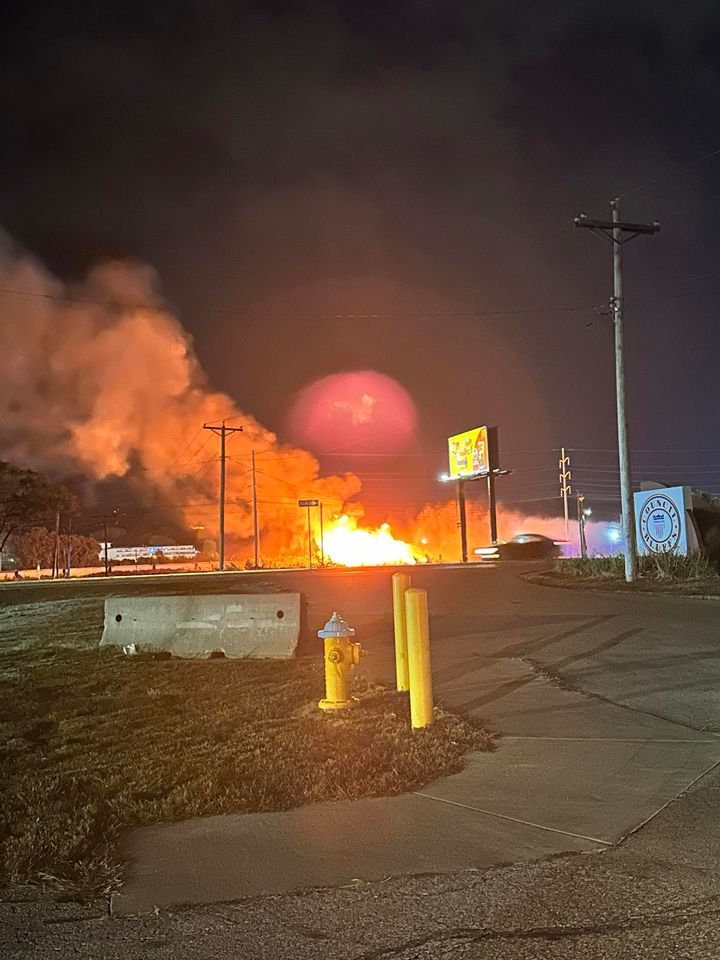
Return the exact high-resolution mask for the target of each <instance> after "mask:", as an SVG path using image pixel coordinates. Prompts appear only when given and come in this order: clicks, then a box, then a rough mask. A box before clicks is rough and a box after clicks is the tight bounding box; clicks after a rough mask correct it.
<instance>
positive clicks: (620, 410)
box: [575, 197, 660, 583]
mask: <svg viewBox="0 0 720 960" xmlns="http://www.w3.org/2000/svg"><path fill="white" fill-rule="evenodd" d="M610 210H611V212H612V219H611V220H591V219H590V218H589V217H587V216H585V214H580V216H579V217H576V218H575V226H576V227H587V228H588V229H589V230H591V231H592V232H593V233H594V234H595V235H596V236H599V237H601V238H602V239H603V240H606V241H607V242H608V243H610V244H611V245H612V248H613V297H612V301H611V307H612V314H613V323H614V326H615V394H616V399H617V429H618V458H619V462H620V499H621V501H622V524H623V531H624V534H625V580H626V581H627V582H628V583H633V582H634V581H635V580H637V573H638V559H637V543H636V535H635V510H634V509H633V494H632V483H631V479H630V449H629V444H628V419H627V408H626V402H625V354H624V350H623V289H622V247H623V244H625V243H627V242H628V241H629V240H633V239H634V238H635V237H639V236H640V235H641V234H650V235H652V234H654V233H657V232H658V231H659V229H660V224H659V223H658V221H657V220H655V221H653V223H629V222H626V221H623V220H621V219H620V198H619V197H616V198H615V199H614V200H612V201H611V202H610ZM623 234H627V236H625V237H623Z"/></svg>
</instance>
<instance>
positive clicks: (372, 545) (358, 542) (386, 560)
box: [315, 514, 423, 567]
mask: <svg viewBox="0 0 720 960" xmlns="http://www.w3.org/2000/svg"><path fill="white" fill-rule="evenodd" d="M315 540H316V543H317V544H318V546H320V539H319V536H317V535H316V537H315ZM323 545H324V549H325V556H326V557H327V558H328V559H329V560H332V561H333V563H339V564H342V565H343V566H346V567H376V566H381V565H383V564H395V563H417V562H418V561H419V560H421V559H423V555H422V553H421V552H420V551H419V550H418V549H417V548H416V547H414V546H413V545H412V544H410V543H407V542H406V541H404V540H397V539H396V538H395V537H394V536H393V535H392V532H391V530H390V524H388V523H383V524H381V525H380V526H379V527H370V528H361V527H358V522H357V519H356V518H355V517H351V516H348V514H342V515H341V516H339V517H336V518H335V519H333V520H331V521H330V523H329V524H327V525H326V527H325V531H324V538H323Z"/></svg>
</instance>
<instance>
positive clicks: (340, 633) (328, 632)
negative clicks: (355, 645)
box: [318, 610, 355, 640]
mask: <svg viewBox="0 0 720 960" xmlns="http://www.w3.org/2000/svg"><path fill="white" fill-rule="evenodd" d="M318 636H319V637H322V638H323V639H324V640H325V639H332V638H333V637H354V636H355V628H354V627H349V626H348V625H347V623H345V621H344V620H343V618H342V617H341V616H340V614H339V613H338V612H337V610H334V611H333V615H332V616H331V617H330V619H329V620H328V622H327V623H326V624H325V626H324V627H323V628H322V630H318Z"/></svg>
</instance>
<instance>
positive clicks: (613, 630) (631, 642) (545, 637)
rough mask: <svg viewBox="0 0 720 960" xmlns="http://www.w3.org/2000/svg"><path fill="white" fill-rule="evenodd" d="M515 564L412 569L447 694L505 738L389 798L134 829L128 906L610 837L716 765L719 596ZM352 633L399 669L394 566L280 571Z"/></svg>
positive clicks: (499, 856) (120, 901) (601, 842)
mask: <svg viewBox="0 0 720 960" xmlns="http://www.w3.org/2000/svg"><path fill="white" fill-rule="evenodd" d="M521 573H522V569H519V568H515V567H500V566H498V567H495V568H492V567H480V568H472V569H468V570H459V569H429V568H418V569H417V570H416V571H414V572H413V583H414V585H416V586H420V587H425V588H427V589H428V591H429V595H430V609H431V616H432V641H433V675H434V679H435V690H436V696H437V698H438V700H440V701H441V702H443V703H444V704H446V705H448V706H451V707H453V708H458V709H464V710H469V711H471V712H473V713H476V714H478V715H481V716H484V717H487V718H489V719H491V720H493V721H494V722H496V724H497V725H498V727H499V728H500V729H501V730H502V731H503V733H504V738H503V740H502V741H501V746H500V749H499V750H498V751H497V752H496V753H495V754H492V755H487V754H481V755H477V756H475V757H471V758H470V762H469V763H468V766H467V768H466V769H465V770H464V771H463V772H462V773H460V774H458V775H456V776H453V777H448V778H445V779H444V780H441V781H438V782H436V783H434V784H432V785H430V786H429V787H427V788H425V789H424V790H422V791H418V792H417V793H415V794H412V795H409V796H404V797H396V798H392V799H388V800H364V801H357V802H354V803H347V804H319V805H316V806H312V807H305V808H301V809H299V810H295V811H289V812H287V813H278V814H259V815H243V816H237V817H215V818H208V819H205V820H199V821H192V822H189V823H186V824H175V825H170V826H163V827H157V828H146V829H142V830H137V831H135V832H134V833H133V834H132V835H131V837H130V842H129V848H128V849H129V853H130V857H131V867H130V872H129V878H128V883H127V885H126V887H125V888H124V889H123V891H122V893H120V894H119V895H117V896H116V897H115V901H114V908H115V910H116V911H118V912H135V911H143V910H148V909H152V908H153V907H155V906H168V905H171V904H177V903H184V902H214V901H221V900H231V899H235V898H238V897H243V896H248V895H252V894H264V893H282V892H286V891H289V890H294V889H298V888H303V887H309V886H319V885H328V884H329V885H333V884H343V883H347V882H350V881H353V880H356V879H358V878H360V879H366V880H367V879H381V878H384V877H387V876H399V875H407V874H420V873H428V872H446V871H451V870H455V869H460V868H468V867H471V868H484V867H488V866H491V865H493V864H499V863H507V862H517V861H522V860H536V859H538V858H539V857H543V856H546V855H548V854H552V853H561V852H577V851H587V852H595V851H597V852H599V851H602V850H604V849H607V848H608V847H609V846H611V845H612V844H614V843H615V842H616V841H617V840H619V839H621V838H622V837H623V836H625V835H627V834H628V833H630V832H631V831H633V830H634V829H636V828H637V827H638V826H640V825H641V824H643V823H645V822H647V821H648V820H650V819H652V818H653V817H654V816H655V815H656V814H657V813H658V812H659V811H660V810H662V809H663V808H664V807H665V806H666V805H667V804H668V803H669V802H671V801H672V800H673V799H674V798H675V797H677V796H678V795H679V794H680V793H682V792H683V791H685V790H686V789H687V788H688V787H689V786H690V785H691V784H692V783H693V782H695V781H697V780H698V779H699V778H701V777H702V776H703V775H704V774H705V773H707V772H708V771H709V770H711V769H712V768H713V767H714V766H715V765H716V764H718V763H719V762H720V737H718V736H717V733H718V732H719V731H720V642H719V640H718V629H717V628H718V624H719V623H720V620H719V615H720V604H719V605H716V604H715V603H713V602H712V601H699V600H688V599H684V598H680V599H678V598H673V599H665V598H661V597H654V596H645V595H640V596H638V595H626V594H621V595H619V594H600V593H590V592H584V591H571V590H561V589H554V588H550V587H543V586H538V585H534V584H531V583H528V582H526V581H525V579H523V578H522V576H520V574H521ZM273 579H274V580H276V582H278V583H283V584H286V585H287V586H288V587H289V586H290V584H292V589H300V590H302V591H303V592H304V593H305V595H306V597H307V600H308V606H307V617H308V623H309V624H310V626H311V627H312V628H313V629H314V628H316V626H320V625H321V624H322V623H323V622H324V620H325V619H326V618H327V616H328V615H329V613H330V612H331V611H332V609H339V610H340V611H341V613H342V614H343V615H344V616H345V617H346V619H348V620H349V621H350V622H351V623H353V624H354V625H355V626H356V627H357V628H358V635H359V638H360V639H361V641H362V642H363V643H364V644H365V645H366V647H367V649H368V656H367V658H366V659H365V661H364V665H363V669H364V670H366V671H367V672H369V673H370V674H371V675H372V676H374V677H377V678H382V679H389V678H390V677H391V675H392V662H393V661H392V632H391V623H390V619H389V613H390V607H389V574H388V572H387V571H381V572H366V573H359V574H353V573H349V572H348V573H345V572H341V573H334V574H320V575H317V576H315V577H310V576H309V575H307V574H305V575H303V574H297V573H295V574H283V575H278V576H277V577H275V578H273Z"/></svg>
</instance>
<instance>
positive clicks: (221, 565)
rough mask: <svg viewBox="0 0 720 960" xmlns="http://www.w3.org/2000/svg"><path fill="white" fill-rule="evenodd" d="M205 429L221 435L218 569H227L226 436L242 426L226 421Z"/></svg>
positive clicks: (204, 427) (205, 424) (205, 425)
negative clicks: (232, 424) (228, 423)
mask: <svg viewBox="0 0 720 960" xmlns="http://www.w3.org/2000/svg"><path fill="white" fill-rule="evenodd" d="M203 430H211V431H212V432H213V433H215V434H217V436H218V437H220V511H219V525H220V529H219V531H218V570H224V569H225V461H226V459H227V457H226V456H225V438H226V436H227V434H228V433H242V432H243V428H242V427H228V426H226V425H225V421H224V420H223V422H222V423H221V424H220V425H219V426H218V425H217V424H212V423H204V424H203Z"/></svg>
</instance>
